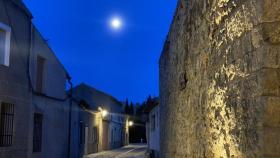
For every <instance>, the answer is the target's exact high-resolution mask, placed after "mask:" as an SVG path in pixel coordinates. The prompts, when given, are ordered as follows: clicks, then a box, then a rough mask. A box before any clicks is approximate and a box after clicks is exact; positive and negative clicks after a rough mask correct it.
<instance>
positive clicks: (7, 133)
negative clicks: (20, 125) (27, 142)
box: [0, 103, 14, 147]
mask: <svg viewBox="0 0 280 158" xmlns="http://www.w3.org/2000/svg"><path fill="white" fill-rule="evenodd" d="M13 124H14V105H13V104H9V103H2V104H1V113H0V147H8V146H12V142H13V126H14V125H13Z"/></svg>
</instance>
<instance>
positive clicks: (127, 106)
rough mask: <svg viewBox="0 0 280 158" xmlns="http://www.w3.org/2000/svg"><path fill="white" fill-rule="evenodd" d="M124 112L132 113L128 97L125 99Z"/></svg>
mask: <svg viewBox="0 0 280 158" xmlns="http://www.w3.org/2000/svg"><path fill="white" fill-rule="evenodd" d="M124 113H125V114H130V107H129V105H128V99H126V101H125V106H124Z"/></svg>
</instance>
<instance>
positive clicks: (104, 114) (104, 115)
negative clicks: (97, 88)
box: [98, 107, 109, 118]
mask: <svg viewBox="0 0 280 158" xmlns="http://www.w3.org/2000/svg"><path fill="white" fill-rule="evenodd" d="M98 110H99V111H100V113H101V115H102V117H103V118H104V117H106V116H107V115H108V114H109V112H108V111H107V110H105V109H103V108H101V107H98Z"/></svg>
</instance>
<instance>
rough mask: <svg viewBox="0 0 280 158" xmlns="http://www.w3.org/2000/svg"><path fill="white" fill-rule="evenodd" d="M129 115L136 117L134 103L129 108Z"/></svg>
mask: <svg viewBox="0 0 280 158" xmlns="http://www.w3.org/2000/svg"><path fill="white" fill-rule="evenodd" d="M129 114H130V115H134V106H133V103H132V102H131V103H130V106H129Z"/></svg>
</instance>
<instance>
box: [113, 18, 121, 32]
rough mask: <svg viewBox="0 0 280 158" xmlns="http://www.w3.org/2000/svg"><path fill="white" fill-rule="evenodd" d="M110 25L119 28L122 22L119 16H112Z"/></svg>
mask: <svg viewBox="0 0 280 158" xmlns="http://www.w3.org/2000/svg"><path fill="white" fill-rule="evenodd" d="M111 26H112V27H113V28H114V29H119V28H120V27H121V26H122V22H121V20H120V19H119V18H113V19H112V21H111Z"/></svg>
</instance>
